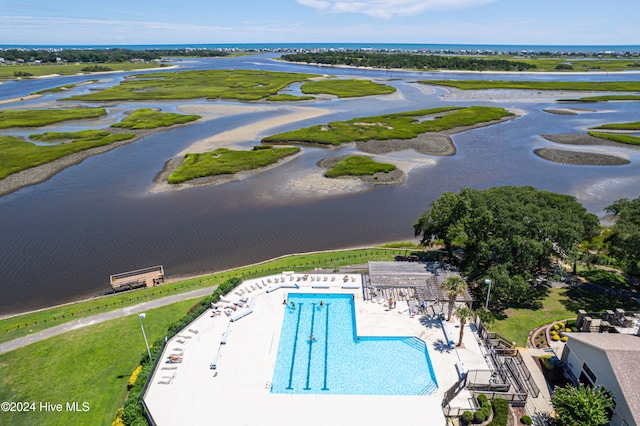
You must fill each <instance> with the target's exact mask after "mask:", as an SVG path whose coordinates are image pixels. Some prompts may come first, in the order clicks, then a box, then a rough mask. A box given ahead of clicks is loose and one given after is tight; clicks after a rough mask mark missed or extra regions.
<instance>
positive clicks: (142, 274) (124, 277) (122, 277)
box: [109, 265, 164, 292]
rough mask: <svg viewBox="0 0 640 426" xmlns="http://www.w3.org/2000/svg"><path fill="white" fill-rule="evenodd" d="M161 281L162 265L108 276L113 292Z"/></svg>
mask: <svg viewBox="0 0 640 426" xmlns="http://www.w3.org/2000/svg"><path fill="white" fill-rule="evenodd" d="M163 282H164V268H163V267H162V265H158V266H151V267H149V268H143V269H136V270H135V271H128V272H121V273H119V274H114V275H111V276H110V277H109V284H110V285H111V288H112V289H113V291H114V292H115V291H121V290H131V289H133V288H138V287H147V288H149V287H154V286H156V285H158V284H160V283H163Z"/></svg>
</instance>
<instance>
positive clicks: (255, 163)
mask: <svg viewBox="0 0 640 426" xmlns="http://www.w3.org/2000/svg"><path fill="white" fill-rule="evenodd" d="M298 152H300V148H297V147H290V148H272V147H254V149H253V150H251V151H235V150H231V149H227V148H218V149H216V150H214V151H211V152H205V153H202V154H187V155H185V159H184V162H183V163H182V164H181V165H180V166H179V167H178V168H176V170H175V171H174V172H173V173H171V174H170V175H169V178H168V181H169V183H173V184H175V183H181V182H186V181H188V180H192V179H197V178H200V177H205V176H217V175H226V174H234V173H238V172H241V171H246V170H254V169H258V168H261V167H266V166H268V165H271V164H275V163H277V162H278V161H279V160H281V159H283V158H285V157H288V156H290V155H293V154H297V153H298Z"/></svg>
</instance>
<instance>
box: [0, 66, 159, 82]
mask: <svg viewBox="0 0 640 426" xmlns="http://www.w3.org/2000/svg"><path fill="white" fill-rule="evenodd" d="M101 65H104V66H106V67H109V68H111V69H113V70H114V71H134V70H144V69H150V68H160V67H161V65H159V64H156V63H155V62H152V63H148V64H145V63H132V62H122V63H105V64H101ZM86 66H87V64H66V65H53V64H52V65H4V66H1V67H0V80H13V79H15V78H16V77H15V76H14V74H13V73H14V72H25V73H29V74H31V75H32V76H33V77H42V76H45V75H55V74H58V75H76V74H91V73H90V72H84V71H82V68H85V67H86ZM23 78H29V77H23Z"/></svg>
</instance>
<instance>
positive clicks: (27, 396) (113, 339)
mask: <svg viewBox="0 0 640 426" xmlns="http://www.w3.org/2000/svg"><path fill="white" fill-rule="evenodd" d="M195 303H196V300H190V301H183V302H179V303H176V304H173V305H170V306H165V307H162V308H158V309H154V310H150V311H147V312H146V318H145V319H144V320H143V323H144V328H145V332H146V334H147V339H148V341H149V342H153V341H155V340H156V339H157V338H159V337H162V336H163V335H165V333H166V331H167V328H168V327H169V325H171V324H172V323H174V322H175V321H176V320H178V319H180V318H181V317H183V316H184V315H185V314H186V313H187V310H188V309H189V308H190V307H191V306H193V305H194V304H195ZM138 321H139V320H138V316H137V315H135V314H134V315H129V316H127V317H124V318H120V319H116V320H112V321H108V322H104V323H101V324H97V325H93V326H89V327H85V328H82V329H79V330H75V331H70V332H68V333H64V334H61V335H59V336H55V337H52V338H49V339H46V340H42V341H40V342H36V343H33V344H31V345H29V346H26V347H24V348H20V349H16V350H14V351H11V352H7V353H5V354H0V401H15V402H18V401H20V402H26V401H29V402H31V401H33V402H35V403H36V404H37V406H38V407H39V404H40V402H51V403H53V404H62V406H63V409H62V412H45V411H41V410H36V412H28V413H27V412H14V413H0V423H2V424H7V425H8V424H11V425H29V426H30V425H89V424H91V425H110V424H111V421H112V420H113V418H114V416H115V413H116V410H117V409H118V408H120V407H121V406H122V403H123V401H124V398H125V396H126V391H127V381H128V379H129V376H130V375H131V373H132V372H133V370H134V369H135V368H136V366H137V365H138V362H139V361H140V359H141V358H142V356H143V354H144V353H145V352H146V349H145V344H144V340H143V337H142V331H141V329H140V324H139V322H138ZM67 402H79V404H80V407H82V403H83V402H87V403H88V404H89V405H88V407H89V410H88V411H87V412H69V411H66V403H67Z"/></svg>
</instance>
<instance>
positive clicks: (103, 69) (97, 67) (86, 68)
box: [80, 65, 113, 72]
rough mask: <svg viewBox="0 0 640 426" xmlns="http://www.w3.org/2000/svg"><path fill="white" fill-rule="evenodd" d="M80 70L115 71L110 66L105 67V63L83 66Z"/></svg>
mask: <svg viewBox="0 0 640 426" xmlns="http://www.w3.org/2000/svg"><path fill="white" fill-rule="evenodd" d="M80 71H82V72H104V71H113V69H112V68H109V67H105V66H104V65H91V66H88V67H84V68H82V69H81V70H80Z"/></svg>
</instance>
